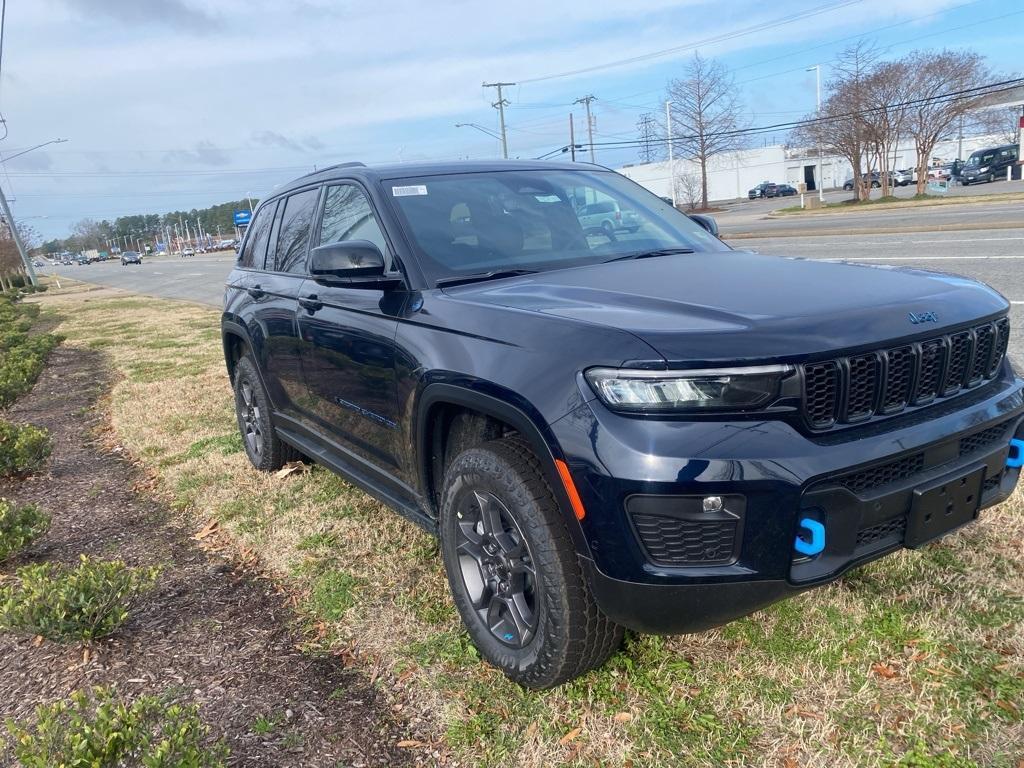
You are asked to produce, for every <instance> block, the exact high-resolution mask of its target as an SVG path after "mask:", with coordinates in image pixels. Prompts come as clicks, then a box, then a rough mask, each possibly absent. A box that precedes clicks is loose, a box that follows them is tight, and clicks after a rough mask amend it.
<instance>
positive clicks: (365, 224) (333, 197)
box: [320, 184, 468, 269]
mask: <svg viewBox="0 0 1024 768" xmlns="http://www.w3.org/2000/svg"><path fill="white" fill-rule="evenodd" d="M467 215H468V209H467ZM452 216H453V217H454V216H455V214H454V213H453V214H452ZM343 240H369V241H370V242H371V243H373V244H374V245H376V246H377V247H378V248H380V252H381V253H382V254H384V257H385V261H386V263H388V265H389V269H390V259H388V245H387V240H385V239H384V232H383V231H381V228H380V225H379V224H378V223H377V217H376V216H374V215H373V208H371V207H370V201H369V200H367V199H366V195H365V193H364V192H363V190H362V189H360V188H359V187H357V186H355V185H354V184H339V185H337V186H333V187H328V188H327V200H326V201H325V202H324V217H323V221H322V222H321V224H320V245H326V244H327V243H339V242H341V241H343Z"/></svg>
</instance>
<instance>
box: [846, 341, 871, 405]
mask: <svg viewBox="0 0 1024 768" xmlns="http://www.w3.org/2000/svg"><path fill="white" fill-rule="evenodd" d="M877 391H878V357H877V356H876V355H861V356H860V357H851V358H850V391H849V394H848V395H847V398H846V420H847V421H859V420H860V419H866V418H868V417H869V416H870V415H871V414H872V413H874V412H875V396H876V394H877Z"/></svg>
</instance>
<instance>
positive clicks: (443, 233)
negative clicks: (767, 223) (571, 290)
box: [384, 170, 728, 282]
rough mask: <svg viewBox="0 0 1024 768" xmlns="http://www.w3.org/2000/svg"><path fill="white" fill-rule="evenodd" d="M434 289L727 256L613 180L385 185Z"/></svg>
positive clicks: (485, 176) (659, 205) (508, 174)
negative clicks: (465, 279) (498, 275)
mask: <svg viewBox="0 0 1024 768" xmlns="http://www.w3.org/2000/svg"><path fill="white" fill-rule="evenodd" d="M384 187H385V190H384V191H385V194H387V195H389V196H391V197H392V198H393V200H394V201H395V202H396V203H397V207H398V208H399V209H400V210H401V212H402V214H403V215H404V217H405V220H406V223H407V225H408V230H409V232H410V234H411V235H412V237H413V239H414V240H415V241H416V244H417V245H418V246H419V249H420V251H421V261H422V265H423V269H424V271H425V272H426V273H427V276H428V278H430V279H431V280H432V281H433V282H436V281H438V280H444V279H446V278H451V277H458V276H460V275H472V274H481V273H488V272H498V271H501V272H505V271H510V270H529V271H544V270H550V269H561V268H564V267H571V266H580V265H584V264H596V263H598V262H602V261H608V260H610V259H613V258H618V257H621V256H629V255H636V254H642V253H647V252H649V251H660V250H667V249H684V250H693V251H725V250H728V246H726V245H725V244H723V243H722V242H721V241H720V240H718V239H717V238H716V237H714V236H712V235H711V234H709V233H708V232H707V231H706V230H705V229H703V228H702V227H701V226H700V225H698V224H696V223H695V222H694V221H692V220H691V219H690V218H689V217H687V216H685V215H684V214H682V213H680V212H679V211H677V210H675V209H674V208H673V207H672V206H671V205H670V204H668V203H666V202H664V201H663V200H662V199H661V198H659V197H657V196H656V195H654V194H653V193H651V192H648V191H647V190H645V189H643V188H642V187H640V186H638V185H636V184H634V183H633V182H631V181H629V180H628V179H626V178H624V177H622V176H620V175H619V174H617V173H613V172H611V171H592V170H579V171H576V170H572V171H566V170H551V171H545V170H539V171H492V172H485V173H463V174H451V175H446V176H425V177H422V178H408V179H391V180H387V181H385V182H384Z"/></svg>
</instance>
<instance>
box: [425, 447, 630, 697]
mask: <svg viewBox="0 0 1024 768" xmlns="http://www.w3.org/2000/svg"><path fill="white" fill-rule="evenodd" d="M440 528H441V530H440V534H441V552H442V555H443V558H444V564H445V570H446V571H447V574H448V581H449V584H450V586H451V590H452V595H453V597H454V600H455V605H456V607H457V608H458V610H459V613H460V615H461V616H462V620H463V622H464V623H465V625H466V628H467V629H468V631H469V634H470V636H471V637H472V639H473V643H474V644H475V645H476V647H477V649H479V651H480V653H481V655H482V656H483V657H484V658H485V659H487V661H489V662H490V663H491V664H493V665H494V666H496V667H498V668H499V669H500V670H501V671H502V672H504V673H505V674H506V675H507V676H508V677H510V678H511V679H512V680H514V681H516V682H518V683H520V684H521V685H524V686H527V687H530V688H548V687H551V686H554V685H558V684H560V683H563V682H565V681H567V680H571V679H573V678H574V677H577V676H578V675H581V674H583V673H584V672H586V671H587V670H589V669H593V668H594V667H597V666H600V665H601V664H602V663H604V661H605V660H606V659H607V658H608V657H609V656H610V655H611V654H612V653H613V652H614V651H615V649H616V648H618V646H619V644H620V643H621V642H622V635H623V630H622V627H620V626H618V625H616V624H614V623H613V622H612V621H611V620H610V619H608V618H607V617H606V616H604V614H602V613H601V612H600V610H599V609H598V607H597V604H596V603H595V602H594V599H593V597H592V596H591V594H590V589H589V587H588V585H587V583H586V579H585V577H584V575H583V572H582V570H581V568H580V564H579V561H578V559H577V557H576V552H575V548H574V547H573V543H572V540H571V539H570V537H569V532H568V530H567V529H566V527H565V523H564V522H563V519H562V515H561V512H560V510H559V508H558V504H557V502H556V501H555V498H554V496H553V494H552V492H551V488H550V487H549V486H548V484H547V482H546V481H545V479H544V475H543V473H542V471H541V466H540V462H539V461H538V459H537V457H536V456H535V455H534V454H533V452H532V451H531V450H530V447H529V446H528V445H527V443H525V442H524V441H523V440H522V439H520V438H516V437H513V438H502V439H500V440H492V441H490V442H487V443H484V444H483V445H480V446H478V447H474V448H470V449H468V450H465V451H463V452H462V453H460V454H459V455H458V456H457V457H456V458H455V459H454V460H453V461H452V463H451V465H450V466H449V468H448V471H447V472H446V474H445V479H444V489H443V493H442V501H441V520H440Z"/></svg>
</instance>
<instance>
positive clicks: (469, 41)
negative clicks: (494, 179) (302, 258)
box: [0, 0, 1024, 237]
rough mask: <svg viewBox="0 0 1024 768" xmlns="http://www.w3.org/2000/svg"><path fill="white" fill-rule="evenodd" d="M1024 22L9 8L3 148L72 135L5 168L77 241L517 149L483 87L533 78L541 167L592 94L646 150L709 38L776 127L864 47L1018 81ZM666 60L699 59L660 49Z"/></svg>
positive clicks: (810, 4)
mask: <svg viewBox="0 0 1024 768" xmlns="http://www.w3.org/2000/svg"><path fill="white" fill-rule="evenodd" d="M822 8H828V9H829V10H827V11H826V12H823V13H819V14H817V15H814V16H811V17H808V18H803V19H800V20H795V21H791V22H789V23H781V22H783V21H784V20H785V19H786V18H788V17H792V16H794V15H796V14H803V13H808V12H813V11H814V10H816V9H822ZM776 22H779V23H777V24H776V25H775V26H771V27H769V28H763V29H761V30H760V31H756V32H750V33H748V34H740V35H732V34H731V33H735V32H738V31H740V32H741V31H743V30H747V29H751V28H754V27H756V26H758V25H761V24H764V25H768V24H772V23H776ZM1022 24H1024V6H1022V5H1021V3H1020V0H973V1H971V2H968V1H967V0H846V2H845V4H843V3H842V0H799V1H796V2H788V1H780V2H775V3H765V2H762V0H728V2H723V1H722V0H617V2H601V1H599V0H595V1H594V2H590V3H562V2H552V1H551V0H513V1H512V2H505V3H486V2H479V1H477V2H470V1H468V0H467V1H461V0H434V1H433V2H430V3H424V2H422V1H419V2H413V1H412V0H378V2H358V3H357V2H351V1H350V0H207V1H206V2H198V1H193V0H9V1H8V7H7V26H6V35H5V44H4V49H3V62H2V64H3V69H2V73H0V112H2V114H3V117H4V118H5V119H6V120H7V126H8V129H9V135H8V136H7V138H6V139H4V140H3V141H0V153H3V154H4V155H8V154H13V153H15V152H17V151H18V150H20V149H23V148H26V147H30V146H32V145H34V144H38V143H40V142H43V141H47V140H49V139H52V138H56V137H66V138H68V139H70V141H69V142H68V143H66V144H61V145H59V146H50V147H46V148H44V149H40V150H37V151H35V152H32V153H30V154H27V155H25V156H24V157H22V158H16V159H13V160H11V161H9V162H7V163H4V171H5V173H3V174H0V183H2V184H3V185H4V188H5V190H6V191H7V193H8V195H9V196H11V197H14V198H15V203H14V212H15V215H16V216H17V217H20V218H26V219H29V217H31V218H30V222H31V223H32V224H33V225H34V226H35V227H36V229H37V230H39V231H40V232H41V233H42V234H43V235H44V236H46V237H52V236H63V235H64V234H66V233H67V231H68V229H69V227H70V226H71V224H73V223H74V222H75V221H77V220H78V219H81V218H84V217H90V218H96V219H100V218H108V219H113V218H115V217H117V216H119V215H125V214H133V213H161V212H165V211H168V210H176V209H190V208H193V207H204V206H207V205H210V204H212V203H216V202H221V201H224V200H230V199H237V198H240V197H243V196H245V195H246V194H247V193H251V194H252V195H254V196H259V195H262V194H266V193H267V192H269V191H271V190H272V189H273V188H274V186H275V185H278V184H281V183H283V182H285V181H287V180H289V179H291V178H293V177H295V176H297V175H299V174H301V173H304V172H306V171H308V170H312V168H313V166H314V165H319V166H323V165H327V164H331V163H336V162H343V161H346V160H354V159H359V160H364V161H366V162H372V161H376V162H394V161H408V160H419V159H443V158H456V157H472V158H484V157H496V156H499V153H500V147H499V145H498V142H497V141H495V140H493V139H491V138H489V137H487V136H486V135H484V134H483V133H479V132H477V131H475V130H474V129H472V128H456V127H455V123H457V122H475V123H479V124H480V125H483V126H484V127H487V128H490V129H496V128H497V112H496V110H494V109H492V108H491V107H490V102H491V101H493V100H494V98H495V95H494V93H493V91H491V90H488V89H484V88H482V87H481V83H482V82H484V81H485V80H486V81H492V80H503V81H514V82H517V83H519V85H517V86H515V87H512V88H510V89H508V91H507V94H506V95H507V98H508V99H509V100H510V101H511V102H512V105H511V106H510V107H509V108H508V110H507V112H506V115H507V120H508V126H509V145H510V153H511V154H512V155H513V156H519V157H524V158H528V157H536V156H537V155H540V154H542V153H544V152H547V151H549V150H551V149H553V148H557V147H558V146H560V145H563V144H565V143H567V141H568V136H567V134H568V127H567V122H568V113H569V112H570V111H572V110H574V111H575V113H576V118H577V127H578V128H580V129H581V130H582V129H583V127H584V120H583V118H582V108H581V107H580V106H579V105H577V106H575V107H572V106H570V105H571V104H572V102H573V101H574V100H575V99H576V98H578V97H581V96H584V95H587V94H593V95H594V96H596V97H597V101H596V102H594V105H593V109H594V114H595V116H596V123H597V132H596V135H595V141H601V140H604V141H615V140H621V139H632V138H635V136H636V131H635V128H634V126H635V124H636V121H637V119H638V117H639V116H640V115H641V114H642V113H644V112H658V113H660V111H661V110H663V106H662V98H663V93H664V86H665V82H666V80H667V79H668V78H670V77H672V76H673V74H674V72H676V71H678V69H679V67H680V66H681V64H682V62H683V61H685V59H686V58H687V57H689V56H692V53H693V48H692V45H693V44H699V48H700V52H701V54H702V55H705V56H709V57H718V58H721V59H722V61H723V62H724V63H725V64H726V65H727V66H729V67H730V68H732V69H733V70H734V71H735V75H736V79H737V81H738V82H739V83H740V84H741V87H742V88H743V92H744V95H745V99H746V103H747V107H748V109H749V112H750V115H749V117H750V119H751V120H752V121H753V122H754V124H756V125H764V124H771V123H776V122H785V121H787V120H795V119H798V118H800V117H802V116H804V115H806V114H808V113H809V112H811V111H813V109H814V103H815V95H814V74H813V73H808V72H806V71H805V69H806V67H808V66H811V65H814V64H816V63H819V62H820V63H821V64H822V65H823V70H822V71H823V76H824V77H825V79H826V80H827V78H828V74H829V70H828V63H829V61H830V60H831V59H832V58H834V56H835V55H836V53H837V52H838V51H839V50H840V49H842V48H843V47H844V46H845V45H848V44H849V43H850V42H852V40H854V39H856V37H857V36H867V37H870V38H872V39H876V40H877V41H878V42H879V43H880V44H881V45H882V46H883V47H885V48H887V49H888V52H889V55H892V56H898V55H901V54H903V53H906V52H907V51H909V50H912V49H914V48H942V47H972V48H976V49H977V50H979V51H981V52H982V53H984V54H985V55H987V56H988V57H989V60H990V63H991V65H992V66H993V67H994V68H995V69H997V70H1000V71H1004V72H1015V71H1020V70H1021V69H1022V68H1024V67H1022V65H1021V63H1020V60H1019V54H1020V39H1021V33H1020V31H1019V30H1020V29H1021V25H1022ZM714 39H717V41H713V40H714ZM666 49H682V50H677V51H676V52H674V53H669V54H666V55H660V56H654V57H645V55H646V54H649V53H652V52H657V51H663V50H666ZM636 57H645V58H641V60H639V61H633V62H631V63H628V64H620V65H618V66H611V67H605V68H600V69H593V68H595V67H600V66H601V65H604V64H609V63H612V62H621V61H623V60H628V59H633V58H636ZM579 70H590V71H583V72H580V71H579ZM572 72H575V73H576V74H565V73H572ZM550 75H561V76H558V77H548V76H550ZM782 138H783V135H782V133H780V134H779V136H778V137H776V139H777V140H778V141H781V140H782ZM770 139H771V137H767V139H766V138H764V137H760V138H758V141H760V142H764V141H765V140H770ZM635 159H636V150H602V151H599V152H598V156H597V160H598V162H602V163H605V164H608V165H610V166H613V167H614V166H619V165H621V164H623V163H626V162H632V161H635ZM44 217H45V218H44Z"/></svg>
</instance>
